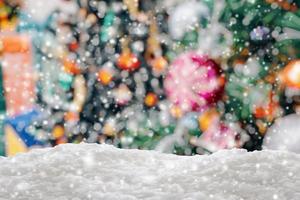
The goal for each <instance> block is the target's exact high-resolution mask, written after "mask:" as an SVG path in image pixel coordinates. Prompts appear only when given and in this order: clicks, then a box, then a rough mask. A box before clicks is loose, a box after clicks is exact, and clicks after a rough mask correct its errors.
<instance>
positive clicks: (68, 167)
mask: <svg viewBox="0 0 300 200" xmlns="http://www.w3.org/2000/svg"><path fill="white" fill-rule="evenodd" d="M0 199H1V200H2V199H6V200H7V199H56V200H67V199H70V200H71V199H72V200H78V199H172V200H175V199H203V200H209V199H220V200H235V199H236V200H237V199H238V200H248V199H249V200H250V199H251V200H254V199H256V200H260V199H261V200H269V199H280V200H285V199H287V200H299V199H300V155H297V154H294V153H289V152H280V151H261V152H253V153H247V152H246V151H244V150H227V151H225V150H224V151H219V152H217V153H215V154H213V155H210V156H193V157H183V156H176V155H170V154H161V153H158V152H154V151H141V150H121V149H117V148H115V147H112V146H108V145H97V144H77V145H76V144H66V145H60V146H57V147H55V148H49V149H36V150H33V151H31V152H29V153H24V154H18V155H17V156H15V157H10V158H4V157H1V158H0Z"/></svg>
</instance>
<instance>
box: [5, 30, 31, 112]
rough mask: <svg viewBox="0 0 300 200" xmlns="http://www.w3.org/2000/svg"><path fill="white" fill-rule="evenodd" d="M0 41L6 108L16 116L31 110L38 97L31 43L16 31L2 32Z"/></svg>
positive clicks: (26, 37)
mask: <svg viewBox="0 0 300 200" xmlns="http://www.w3.org/2000/svg"><path fill="white" fill-rule="evenodd" d="M0 41H1V43H2V46H3V49H2V51H3V52H2V71H3V85H4V94H5V99H6V108H7V109H6V110H7V113H8V115H10V116H14V115H17V114H20V113H23V112H26V111H28V110H31V109H32V108H33V107H34V102H35V99H36V94H35V84H36V83H35V74H34V71H33V62H32V50H31V43H30V39H29V37H28V36H26V35H17V34H15V33H4V34H1V35H0Z"/></svg>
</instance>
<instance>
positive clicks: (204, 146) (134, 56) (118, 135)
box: [38, 0, 300, 155]
mask: <svg viewBox="0 0 300 200" xmlns="http://www.w3.org/2000/svg"><path fill="white" fill-rule="evenodd" d="M77 3H78V8H79V10H78V13H76V15H74V14H73V15H72V16H71V17H70V16H69V17H67V18H63V19H64V20H62V21H61V20H58V19H60V18H59V17H58V16H60V14H59V13H60V12H57V13H58V14H55V15H54V16H55V17H57V18H54V19H56V20H54V22H55V23H54V22H53V23H50V24H51V25H53V26H54V27H53V28H52V29H51V39H52V42H51V43H53V44H55V47H54V48H52V50H51V49H50V48H45V45H46V44H47V42H44V43H43V42H42V43H40V47H38V49H43V50H44V51H45V50H46V51H45V52H42V53H43V55H44V56H42V57H47V55H49V53H51V58H48V59H47V62H49V63H50V65H51V66H56V67H52V68H51V67H50V68H49V67H48V68H45V69H47V70H46V71H44V72H43V73H44V74H49V77H48V78H46V79H49V80H51V81H50V83H49V84H46V82H45V83H43V84H42V86H43V88H44V89H42V90H41V91H43V94H45V93H46V94H49V95H48V96H45V95H44V96H43V97H44V98H43V99H42V104H43V107H44V109H45V110H46V111H47V112H48V115H47V117H45V118H44V120H42V123H41V124H43V121H45V120H46V121H47V120H48V121H50V123H46V125H45V126H43V125H41V128H42V129H43V130H45V129H47V130H46V132H51V134H52V135H51V137H50V140H51V141H52V143H53V144H58V143H62V142H79V141H82V140H86V141H87V142H99V143H102V142H107V143H112V144H114V145H116V146H119V147H123V148H145V149H154V148H155V149H157V150H161V151H166V152H175V153H177V154H186V155H191V154H194V153H200V154H202V153H206V152H213V151H216V150H218V149H223V148H233V147H245V148H246V149H248V150H255V149H261V144H262V140H263V137H264V135H265V133H266V131H267V129H268V127H269V126H270V125H272V124H273V122H274V120H275V119H277V118H280V117H282V116H284V115H287V114H290V113H293V112H297V110H298V109H299V94H300V92H299V89H300V81H299V70H298V69H299V66H298V64H299V63H300V62H299V60H297V58H299V56H300V52H299V51H300V42H299V41H300V40H299V39H300V37H299V29H300V28H299V27H300V14H299V9H298V6H300V5H299V3H298V2H296V1H287V0H286V1H284V0H283V1H279V0H278V1H275V0H248V1H238V0H226V1H225V0H218V1H213V0H202V1H200V0H199V1H198V0H192V1H176V0H172V1H171V0H166V1H137V0H124V1H121V0H114V1H108V0H107V1H106V0H98V1H95V0H79V1H77ZM66 35H67V36H68V37H64V36H66ZM48 40H49V38H48V39H47V40H45V41H48ZM43 44H44V45H43ZM46 47H47V45H46ZM58 47H59V48H58ZM58 49H62V50H61V51H57V50H58ZM52 54H53V55H57V56H56V57H55V56H54V57H53V55H52ZM53 62H55V63H56V64H53ZM49 63H48V64H49ZM43 65H47V63H44V64H43ZM61 66H63V67H61ZM50 69H52V70H50ZM49 70H50V71H49ZM57 74H58V76H57ZM42 81H43V80H42ZM47 91H48V93H47ZM49 91H50V92H49ZM50 100H51V101H50ZM49 110H50V111H49ZM53 116H55V117H53ZM53 119H57V120H54V121H53Z"/></svg>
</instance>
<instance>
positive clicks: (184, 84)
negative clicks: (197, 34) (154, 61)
mask: <svg viewBox="0 0 300 200" xmlns="http://www.w3.org/2000/svg"><path fill="white" fill-rule="evenodd" d="M164 84H165V89H166V93H167V96H168V98H169V99H170V101H171V102H172V103H173V104H174V105H177V106H179V108H180V109H181V110H182V111H183V112H189V111H201V110H203V109H205V108H207V107H208V106H209V105H211V104H213V103H216V102H217V101H218V100H220V98H221V96H222V93H223V89H224V84H225V79H224V76H223V75H221V69H220V67H219V66H218V65H217V64H216V63H215V62H214V61H213V60H211V59H209V58H208V57H207V56H204V55H199V54H197V53H195V52H189V53H186V54H183V55H181V56H179V57H178V58H177V59H176V60H175V61H174V62H173V64H172V65H171V66H170V69H169V72H168V74H167V77H166V79H165V83H164Z"/></svg>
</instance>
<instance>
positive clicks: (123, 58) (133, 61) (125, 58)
mask: <svg viewBox="0 0 300 200" xmlns="http://www.w3.org/2000/svg"><path fill="white" fill-rule="evenodd" d="M117 65H118V67H119V68H120V69H122V70H128V71H134V70H136V69H138V68H139V67H140V65H141V63H140V61H139V60H138V58H137V57H136V55H134V54H133V53H130V52H125V53H122V54H121V55H120V57H119V58H118V62H117Z"/></svg>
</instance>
